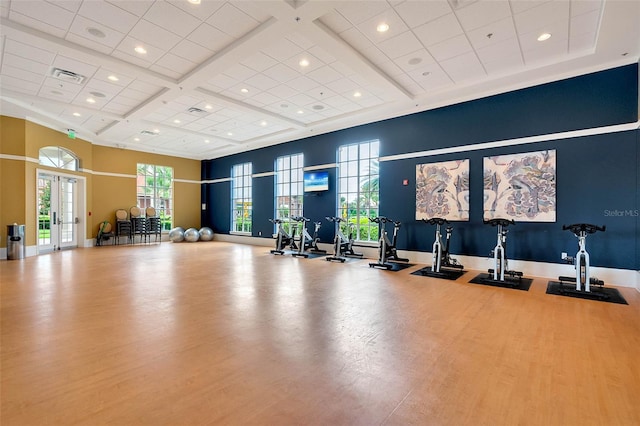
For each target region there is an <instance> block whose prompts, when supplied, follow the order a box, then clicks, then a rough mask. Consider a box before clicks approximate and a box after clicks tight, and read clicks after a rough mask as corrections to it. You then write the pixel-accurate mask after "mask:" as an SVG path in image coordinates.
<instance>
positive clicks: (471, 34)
mask: <svg viewBox="0 0 640 426" xmlns="http://www.w3.org/2000/svg"><path fill="white" fill-rule="evenodd" d="M489 35H490V36H489ZM515 36H516V29H515V27H514V25H513V19H511V18H506V19H502V20H500V21H496V22H493V23H491V24H489V25H485V26H484V27H481V28H476V29H475V30H473V31H467V37H468V38H469V41H470V42H471V44H472V45H473V47H474V48H475V49H480V48H483V47H485V46H489V45H491V44H495V43H499V42H501V41H503V40H508V39H510V38H514V37H515Z"/></svg>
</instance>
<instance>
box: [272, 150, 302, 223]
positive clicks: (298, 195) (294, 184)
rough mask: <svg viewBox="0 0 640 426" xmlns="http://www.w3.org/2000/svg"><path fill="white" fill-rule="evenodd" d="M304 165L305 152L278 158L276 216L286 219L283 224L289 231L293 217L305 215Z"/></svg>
mask: <svg viewBox="0 0 640 426" xmlns="http://www.w3.org/2000/svg"><path fill="white" fill-rule="evenodd" d="M303 166H304V155H303V154H294V155H285V156H283V157H278V158H277V159H276V200H275V201H276V204H275V210H276V217H277V218H278V219H282V220H283V221H284V224H283V226H284V228H285V230H286V231H287V232H289V231H290V230H291V217H292V216H302V215H303V210H302V201H303V198H304V191H303V185H302V182H303V180H302V176H303V172H302V167H303Z"/></svg>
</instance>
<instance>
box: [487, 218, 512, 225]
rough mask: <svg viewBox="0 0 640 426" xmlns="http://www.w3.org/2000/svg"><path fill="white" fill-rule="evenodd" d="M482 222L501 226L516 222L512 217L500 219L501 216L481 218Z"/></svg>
mask: <svg viewBox="0 0 640 426" xmlns="http://www.w3.org/2000/svg"><path fill="white" fill-rule="evenodd" d="M482 222H483V223H484V224H485V225H491V226H498V225H502V226H503V227H507V226H509V225H515V224H516V222H515V221H514V220H513V219H501V218H497V219H490V220H483V221H482Z"/></svg>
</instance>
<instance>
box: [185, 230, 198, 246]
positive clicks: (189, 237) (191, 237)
mask: <svg viewBox="0 0 640 426" xmlns="http://www.w3.org/2000/svg"><path fill="white" fill-rule="evenodd" d="M198 238H200V234H198V230H197V229H196V228H189V229H187V230H186V231H184V240H185V241H187V242H189V243H195V242H196V241H198Z"/></svg>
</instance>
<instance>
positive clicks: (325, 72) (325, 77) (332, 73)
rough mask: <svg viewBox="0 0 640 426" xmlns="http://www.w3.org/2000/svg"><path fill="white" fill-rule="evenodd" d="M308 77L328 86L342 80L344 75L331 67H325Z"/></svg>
mask: <svg viewBox="0 0 640 426" xmlns="http://www.w3.org/2000/svg"><path fill="white" fill-rule="evenodd" d="M307 77H309V78H311V79H313V80H315V81H317V82H318V83H320V84H328V83H331V82H332V81H336V80H339V79H341V78H342V75H341V74H340V73H339V72H338V71H336V70H334V69H333V68H331V67H330V66H324V67H322V68H318V69H317V70H314V71H311V72H309V73H307Z"/></svg>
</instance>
